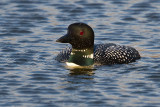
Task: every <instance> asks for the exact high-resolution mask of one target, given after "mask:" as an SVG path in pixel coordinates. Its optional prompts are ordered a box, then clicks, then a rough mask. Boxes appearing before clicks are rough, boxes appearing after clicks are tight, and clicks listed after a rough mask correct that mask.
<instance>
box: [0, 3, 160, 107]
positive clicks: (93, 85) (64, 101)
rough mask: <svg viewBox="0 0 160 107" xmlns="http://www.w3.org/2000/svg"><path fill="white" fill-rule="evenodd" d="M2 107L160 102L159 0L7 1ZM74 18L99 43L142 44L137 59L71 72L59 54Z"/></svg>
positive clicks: (1, 29) (0, 71) (0, 62)
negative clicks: (86, 26)
mask: <svg viewBox="0 0 160 107" xmlns="http://www.w3.org/2000/svg"><path fill="white" fill-rule="evenodd" d="M0 13H1V15H0V106H1V107H5V106H11V107H28V106H31V107H66V106H67V107H75V106H76V107H91V106H92V107H98V106H100V107H106V106H112V107H114V106H117V107H120V106H122V107H124V106H147V107H148V106H152V107H156V106H160V42H159V41H160V35H159V34H160V1H159V0H85V1H83V0H74V1H73V0H43V1H42V0H41V1H40V0H1V2H0ZM74 22H84V23H87V24H89V25H90V26H91V27H93V29H94V31H95V36H96V37H95V43H97V44H98V43H116V44H121V45H128V46H132V47H135V48H136V49H137V50H138V51H139V52H140V54H141V56H142V58H141V59H140V60H138V61H137V62H134V63H131V64H122V65H112V66H107V65H105V66H98V67H96V68H95V70H86V71H71V70H68V69H67V68H65V66H64V64H63V63H59V62H56V61H55V60H54V57H55V56H56V55H57V54H58V53H59V51H60V50H62V49H64V48H65V47H67V46H68V44H59V43H56V42H55V41H56V39H58V38H59V37H60V36H62V35H64V34H65V33H66V28H67V27H68V25H69V24H71V23H74Z"/></svg>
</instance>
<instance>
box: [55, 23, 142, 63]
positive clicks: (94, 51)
mask: <svg viewBox="0 0 160 107" xmlns="http://www.w3.org/2000/svg"><path fill="white" fill-rule="evenodd" d="M57 42H61V43H70V44H71V45H72V48H67V49H65V50H63V51H62V52H60V53H59V54H58V55H57V57H56V60H57V61H60V62H66V64H67V65H68V66H71V65H76V66H79V65H80V66H90V65H93V63H96V64H105V65H107V64H124V63H130V62H134V61H135V60H137V59H140V55H139V53H138V51H137V50H136V49H134V48H132V47H129V46H120V45H116V44H113V43H108V44H97V45H94V32H93V30H92V28H91V27H90V26H88V25H87V24H84V23H74V24H71V25H70V26H69V27H68V32H67V34H66V35H64V36H62V37H61V38H59V39H58V40H57Z"/></svg>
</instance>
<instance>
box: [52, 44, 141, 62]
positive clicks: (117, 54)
mask: <svg viewBox="0 0 160 107" xmlns="http://www.w3.org/2000/svg"><path fill="white" fill-rule="evenodd" d="M71 52H72V48H71V47H68V48H66V49H64V50H62V51H61V52H60V53H59V54H58V55H57V56H56V58H55V59H56V60H57V61H59V62H67V61H68V59H69V57H70V55H71ZM137 59H140V55H139V53H138V51H137V50H136V49H134V48H132V47H129V46H121V45H116V44H113V43H108V44H97V45H95V46H94V58H93V60H94V63H95V64H102V65H110V64H124V63H125V64H127V63H130V62H135V61H136V60H137Z"/></svg>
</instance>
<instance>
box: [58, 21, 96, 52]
mask: <svg viewBox="0 0 160 107" xmlns="http://www.w3.org/2000/svg"><path fill="white" fill-rule="evenodd" d="M56 42H61V43H70V44H71V45H72V47H73V48H74V49H85V48H91V47H93V46H94V32H93V30H92V28H91V27H90V26H89V25H87V24H85V23H73V24H71V25H69V27H68V32H67V34H66V35H64V36H62V37H61V38H59V39H58V40H57V41H56Z"/></svg>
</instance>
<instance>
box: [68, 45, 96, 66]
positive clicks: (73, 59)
mask: <svg viewBox="0 0 160 107" xmlns="http://www.w3.org/2000/svg"><path fill="white" fill-rule="evenodd" d="M67 63H68V64H69V63H72V64H74V65H77V66H90V65H93V48H86V49H79V50H78V49H72V52H71V56H70V58H69V60H68V62H67Z"/></svg>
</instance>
